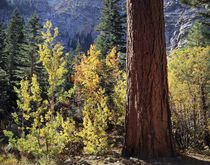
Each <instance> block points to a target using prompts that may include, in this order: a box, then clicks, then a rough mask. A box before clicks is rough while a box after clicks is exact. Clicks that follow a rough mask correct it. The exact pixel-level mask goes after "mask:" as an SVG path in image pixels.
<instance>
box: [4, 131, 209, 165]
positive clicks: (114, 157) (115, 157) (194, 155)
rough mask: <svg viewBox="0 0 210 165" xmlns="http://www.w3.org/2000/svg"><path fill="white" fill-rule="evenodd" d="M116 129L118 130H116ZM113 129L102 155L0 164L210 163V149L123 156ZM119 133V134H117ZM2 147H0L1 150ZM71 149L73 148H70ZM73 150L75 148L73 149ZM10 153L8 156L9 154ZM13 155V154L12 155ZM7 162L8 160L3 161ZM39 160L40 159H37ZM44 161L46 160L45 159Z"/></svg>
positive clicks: (120, 145) (170, 164)
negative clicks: (146, 156) (109, 145)
mask: <svg viewBox="0 0 210 165" xmlns="http://www.w3.org/2000/svg"><path fill="white" fill-rule="evenodd" d="M117 130H118V131H117ZM117 130H116V129H114V130H111V131H110V132H109V139H110V143H112V142H114V145H113V146H112V148H110V152H109V153H108V154H106V155H103V156H93V155H86V154H82V153H81V152H79V153H78V154H76V155H77V156H75V155H74V156H73V155H69V154H68V153H65V154H62V155H61V156H59V158H57V161H54V163H37V161H36V162H34V161H32V162H28V163H27V162H26V163H22V162H21V161H20V160H19V159H18V158H17V157H16V158H17V160H18V161H17V162H16V161H15V162H13V163H12V162H11V163H1V162H3V161H1V160H0V165H26V164H27V165H38V164H39V165H40V164H41V165H42V164H47V165H55V164H58V165H210V151H209V150H208V151H205V152H204V151H201V152H198V151H193V150H191V151H189V150H187V151H185V152H181V153H179V154H177V156H174V157H172V158H162V159H158V160H157V159H156V160H141V159H137V158H132V157H130V158H123V157H122V156H121V151H122V147H123V137H124V135H123V134H124V133H123V131H120V132H119V130H120V129H117ZM119 134H120V135H121V136H119ZM2 149H3V148H1V151H3V150H2ZM72 149H73V148H72ZM73 150H75V149H73ZM1 154H5V156H4V157H5V158H4V159H8V160H9V159H11V153H3V152H0V158H1V156H2V155H1ZM9 155H10V156H9ZM13 156H14V155H13ZM4 162H8V161H4ZM38 162H40V161H38ZM45 162H46V161H45Z"/></svg>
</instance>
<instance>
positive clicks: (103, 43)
mask: <svg viewBox="0 0 210 165" xmlns="http://www.w3.org/2000/svg"><path fill="white" fill-rule="evenodd" d="M120 2H121V0H103V2H102V3H103V5H104V8H102V9H101V14H102V15H103V16H102V18H101V19H100V24H99V25H98V31H99V33H100V34H99V35H98V37H97V39H96V40H95V44H96V48H97V50H100V51H101V54H102V56H103V57H105V56H106V55H107V54H108V53H109V52H110V51H111V49H112V48H113V47H115V46H116V47H117V49H118V51H120V52H121V53H125V43H126V42H125V15H124V14H122V13H123V12H122V8H121V6H120Z"/></svg>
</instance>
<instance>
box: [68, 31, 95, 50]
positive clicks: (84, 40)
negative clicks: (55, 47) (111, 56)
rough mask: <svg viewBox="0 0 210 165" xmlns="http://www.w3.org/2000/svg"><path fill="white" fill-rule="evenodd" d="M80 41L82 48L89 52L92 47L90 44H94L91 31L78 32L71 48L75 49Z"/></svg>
mask: <svg viewBox="0 0 210 165" xmlns="http://www.w3.org/2000/svg"><path fill="white" fill-rule="evenodd" d="M78 42H79V44H80V47H81V50H82V51H83V52H87V51H88V50H89V48H90V45H91V44H93V37H92V34H91V32H90V33H88V34H87V35H85V34H84V33H83V32H80V33H76V35H75V36H74V37H73V39H72V41H71V46H70V47H71V48H72V49H73V50H75V49H76V48H77V46H78Z"/></svg>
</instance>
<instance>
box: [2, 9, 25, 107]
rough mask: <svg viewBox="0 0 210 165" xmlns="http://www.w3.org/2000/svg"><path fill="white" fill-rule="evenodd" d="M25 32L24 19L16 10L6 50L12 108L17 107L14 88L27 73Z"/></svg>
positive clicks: (9, 29)
mask: <svg viewBox="0 0 210 165" xmlns="http://www.w3.org/2000/svg"><path fill="white" fill-rule="evenodd" d="M24 30H25V27H24V18H23V17H21V16H20V14H19V12H18V10H17V9H15V10H14V11H13V13H12V16H11V19H10V21H9V23H8V28H7V35H6V48H5V53H6V55H7V59H8V60H7V69H6V70H7V74H8V76H9V91H10V93H9V97H10V101H11V103H10V106H16V95H15V94H14V90H13V87H14V86H18V85H19V82H20V80H21V79H23V77H24V76H25V75H26V73H27V67H28V59H27V55H28V53H27V46H26V38H25V34H24V33H25V31H24Z"/></svg>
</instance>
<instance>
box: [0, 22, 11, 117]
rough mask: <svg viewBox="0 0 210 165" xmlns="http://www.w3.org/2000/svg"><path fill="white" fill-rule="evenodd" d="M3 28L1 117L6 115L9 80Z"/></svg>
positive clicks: (0, 47)
mask: <svg viewBox="0 0 210 165" xmlns="http://www.w3.org/2000/svg"><path fill="white" fill-rule="evenodd" d="M5 37H6V34H5V28H4V26H3V25H0V91H1V95H0V114H1V116H2V117H4V116H5V115H8V114H7V112H6V109H7V107H8V86H9V79H8V74H7V72H6V55H5V52H4V51H5Z"/></svg>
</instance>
